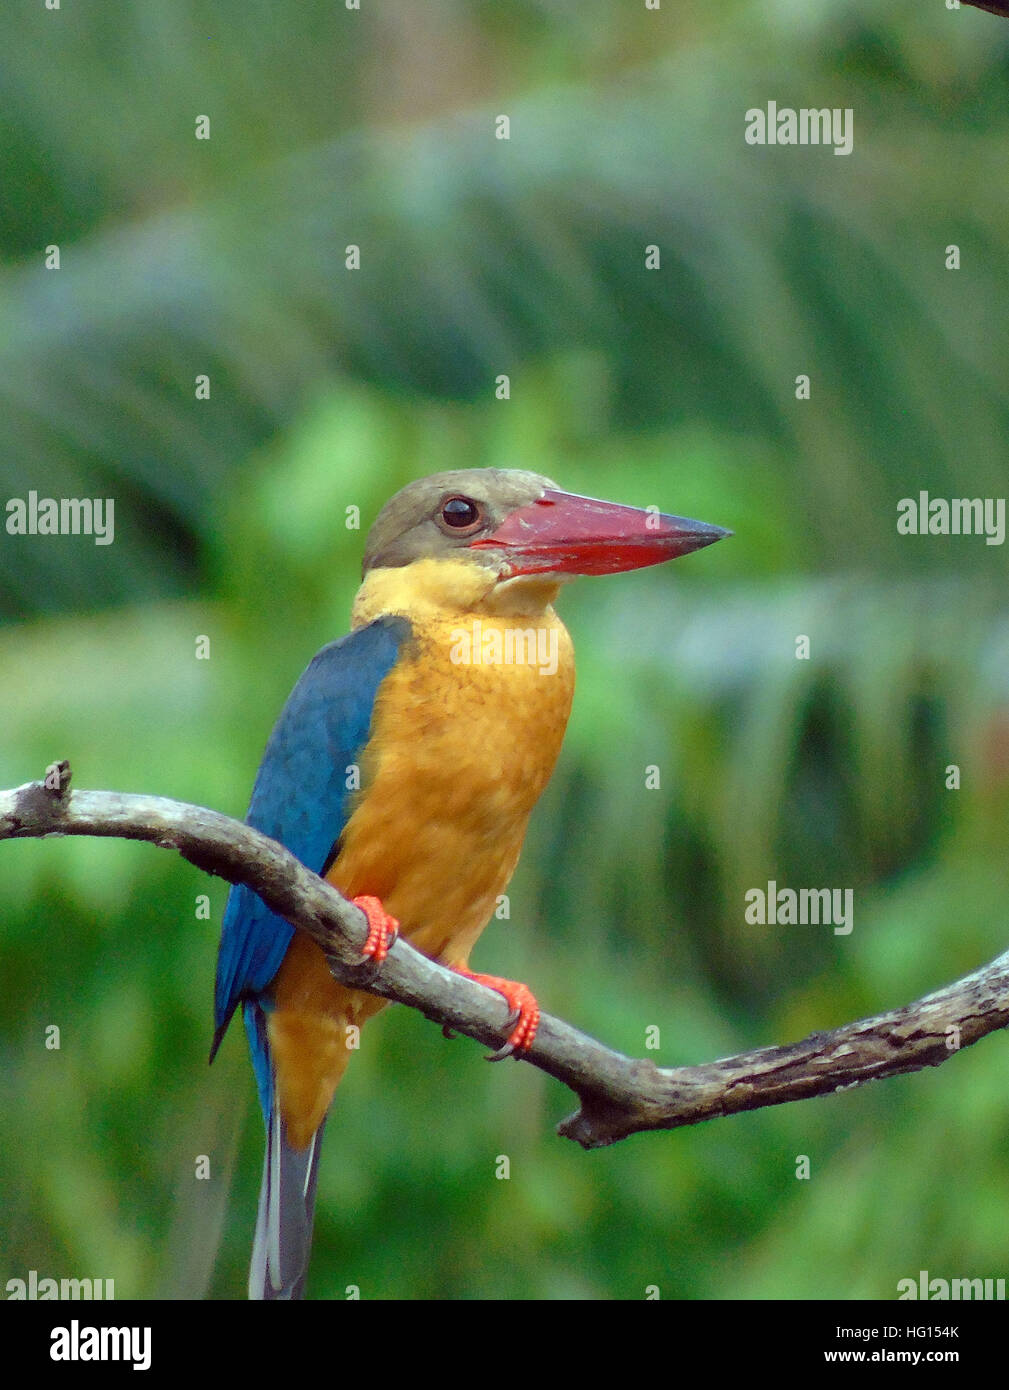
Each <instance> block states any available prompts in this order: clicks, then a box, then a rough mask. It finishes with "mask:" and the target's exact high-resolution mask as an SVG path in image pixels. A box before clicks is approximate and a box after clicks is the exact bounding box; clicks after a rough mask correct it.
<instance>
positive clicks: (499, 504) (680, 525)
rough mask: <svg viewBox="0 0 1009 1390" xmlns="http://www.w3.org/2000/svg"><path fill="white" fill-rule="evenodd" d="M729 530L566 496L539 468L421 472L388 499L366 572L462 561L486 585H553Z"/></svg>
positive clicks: (674, 551)
mask: <svg viewBox="0 0 1009 1390" xmlns="http://www.w3.org/2000/svg"><path fill="white" fill-rule="evenodd" d="M731 534H732V533H731V532H730V531H725V530H723V529H722V528H721V527H720V526H709V525H708V524H707V523H706V522H703V521H690V520H687V519H686V518H685V517H680V516H666V515H664V514H662V513H660V512H657V511H655V510H654V509H646V508H639V507H627V506H623V505H622V504H620V503H617V502H601V501H598V500H597V499H596V498H593V497H579V496H577V495H576V494H575V493H570V492H562V491H561V490H560V488H558V486H557V484H556V483H554V482H552V481H551V479H549V478H544V477H541V476H540V474H538V473H528V472H525V471H524V470H521V469H511V468H465V469H459V470H457V471H455V472H448V473H433V474H431V476H430V477H427V478H420V479H418V480H417V481H416V482H414V483H409V484H408V485H407V486H406V487H404V488H402V489H401V490H400V491H399V492H397V493H396V494H395V496H394V497H392V498H390V500H389V501H388V502H387V503H386V505H385V506H384V507H383V508H382V510H381V512H380V513H379V514H378V517H377V518H376V520H375V523H374V525H373V526H372V528H371V531H370V533H369V535H368V540H367V545H366V547H365V554H364V567H363V568H364V575H365V577H367V576H368V575H369V573H370V572H371V571H374V570H378V569H390V568H400V567H402V566H405V565H412V564H414V563H415V562H417V561H420V560H435V561H449V562H451V561H455V562H460V563H462V564H464V565H466V566H467V568H468V569H469V571H470V573H471V574H472V573H473V567H478V568H479V574H480V582H481V586H482V587H483V588H484V589H485V590H487V591H489V590H491V589H496V590H498V591H499V592H500V591H501V590H504V589H507V590H508V591H510V592H512V593H514V592H515V591H516V590H517V589H525V588H529V589H535V588H540V589H542V588H544V587H551V588H553V590H554V591H556V586H557V585H558V584H559V583H560V582H561V581H562V580H565V579H569V578H572V577H574V576H576V575H582V574H616V573H619V572H620V571H622V570H633V569H641V568H643V567H644V566H645V565H657V564H661V563H662V562H663V561H665V560H673V559H675V558H676V557H677V556H679V555H687V554H689V553H690V551H692V550H700V549H701V548H702V547H703V546H706V545H711V544H712V543H713V542H714V541H717V540H721V539H722V537H723V536H728V535H731ZM439 568H441V567H440V566H439ZM454 568H455V566H453V569H454Z"/></svg>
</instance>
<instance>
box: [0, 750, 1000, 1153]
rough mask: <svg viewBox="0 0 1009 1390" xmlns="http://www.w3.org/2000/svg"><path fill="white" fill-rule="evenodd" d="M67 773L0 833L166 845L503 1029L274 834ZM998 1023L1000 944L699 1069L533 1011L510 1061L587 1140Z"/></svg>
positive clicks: (389, 973)
mask: <svg viewBox="0 0 1009 1390" xmlns="http://www.w3.org/2000/svg"><path fill="white" fill-rule="evenodd" d="M69 781H70V769H69V764H67V763H55V764H53V765H52V766H51V767H50V768H49V769H48V771H47V774H46V780H45V782H29V783H27V784H26V785H25V786H23V787H17V788H15V789H14V790H13V791H6V792H0V840H4V839H18V838H24V837H30V836H45V835H99V836H116V837H121V838H124V839H129V840H147V841H149V842H150V843H151V844H155V845H159V846H161V847H162V848H164V849H174V850H177V851H178V853H179V854H181V855H182V856H183V857H184V858H185V859H188V860H189V861H190V863H192V864H195V865H196V866H197V867H198V868H200V869H202V870H203V871H204V872H206V873H209V874H216V875H218V876H220V877H221V878H226V879H228V880H229V881H230V882H231V883H247V884H248V885H249V887H250V888H252V889H254V890H255V892H257V893H258V894H259V895H260V897H262V898H263V900H264V901H265V902H266V903H267V904H268V905H269V906H270V907H271V908H273V909H274V911H276V912H279V913H280V914H281V915H282V916H284V917H286V918H287V919H288V921H290V922H291V923H292V924H293V925H294V926H296V927H298V928H299V929H300V930H302V931H306V932H307V933H308V934H309V936H311V937H312V938H313V940H315V941H317V942H318V944H319V945H320V946H321V947H322V949H323V951H324V952H325V954H326V959H327V961H328V962H329V967H330V969H331V970H332V972H333V976H334V978H336V979H337V980H339V981H341V983H343V984H347V985H353V986H355V987H357V988H361V989H368V990H370V991H371V992H373V993H375V994H380V995H383V996H384V997H385V998H388V999H393V1000H396V1001H398V1002H399V1003H401V1004H409V1005H410V1006H411V1007H413V1008H415V1009H419V1010H420V1011H421V1012H422V1013H424V1014H425V1015H426V1016H427V1017H428V1018H430V1019H433V1020H434V1021H435V1022H437V1023H441V1024H443V1025H447V1026H448V1027H450V1028H453V1029H457V1030H458V1031H459V1032H461V1033H466V1034H468V1035H469V1036H470V1037H472V1038H476V1039H477V1040H478V1041H480V1042H482V1043H486V1044H488V1045H490V1046H494V1047H496V1046H498V1044H499V1043H500V1041H501V1038H502V1035H504V1034H505V1033H506V1032H507V1024H506V1017H507V1006H506V1004H505V1003H504V1001H503V1000H502V999H501V997H500V995H497V994H495V993H494V992H493V991H491V990H489V989H486V988H484V986H482V985H478V984H475V983H474V982H473V981H472V980H467V979H465V978H463V977H462V976H459V975H455V974H453V973H452V972H451V971H449V970H447V969H446V968H445V967H444V966H441V965H439V964H437V962H435V961H432V960H429V959H428V957H427V956H424V955H421V953H420V952H419V951H416V950H414V948H413V947H412V946H410V945H409V943H408V942H406V941H403V940H398V941H397V942H396V943H395V945H394V946H393V948H392V950H391V951H390V953H389V956H388V958H387V960H386V961H385V962H384V964H383V965H382V966H381V967H380V968H378V969H377V970H376V969H375V967H374V966H372V965H371V964H370V963H364V964H362V962H361V956H360V948H361V946H362V944H363V942H364V939H365V936H366V932H367V928H366V922H365V917H364V913H363V912H361V911H360V910H359V909H358V908H356V907H354V906H353V904H352V903H349V902H348V901H347V900H346V899H345V898H343V897H341V896H340V894H339V893H338V892H337V891H336V890H335V889H334V888H332V887H331V886H330V885H329V884H328V883H326V882H325V881H324V880H323V879H321V878H319V877H318V875H317V874H314V873H312V872H311V871H310V870H308V869H306V868H305V866H304V865H303V864H301V863H299V861H298V860H297V859H295V858H294V856H293V855H291V854H289V853H288V852H287V850H285V849H284V848H283V846H282V845H279V844H278V843H277V842H276V841H275V840H270V839H268V838H267V837H266V836H265V835H260V834H259V833H258V832H257V831H255V830H252V829H250V828H249V826H247V825H243V824H242V823H241V822H240V821H235V820H231V819H230V818H229V817H228V816H222V815H220V814H219V813H218V812H216V811H209V810H206V809H205V808H203V807H201V806H191V805H187V804H186V803H185V802H181V801H171V800H169V799H168V798H166V797H160V796H133V795H127V794H123V793H120V792H70V791H69ZM1007 1024H1009V952H1005V953H1004V954H1003V955H1001V956H999V957H998V958H997V959H996V960H994V961H992V962H991V964H990V965H987V966H985V967H983V968H982V969H980V970H976V971H974V972H973V973H972V974H970V975H966V976H964V978H963V979H961V980H957V981H956V982H955V983H953V984H951V985H947V986H946V987H945V988H944V989H940V990H937V991H936V992H935V993H934V994H930V995H927V996H926V997H925V998H924V999H919V1000H918V1001H917V1002H915V1003H913V1004H908V1005H907V1006H906V1007H904V1008H901V1009H893V1010H891V1011H890V1012H888V1013H883V1014H879V1015H877V1016H875V1017H873V1018H865V1019H860V1020H859V1021H858V1022H856V1023H850V1024H847V1025H846V1026H844V1027H843V1028H835V1029H833V1030H832V1031H830V1032H826V1033H813V1034H811V1035H810V1036H809V1037H808V1038H804V1039H803V1040H802V1041H801V1042H798V1043H792V1044H790V1045H789V1046H786V1047H767V1048H761V1049H760V1050H759V1051H756V1052H747V1053H743V1054H741V1055H739V1056H737V1057H727V1058H723V1059H722V1060H720V1061H716V1062H709V1063H705V1064H704V1065H702V1066H692V1067H675V1068H660V1067H657V1066H656V1065H655V1064H654V1063H653V1062H651V1061H647V1060H645V1059H635V1058H631V1057H625V1056H623V1055H622V1054H621V1053H619V1052H613V1051H611V1050H610V1049H609V1048H606V1047H603V1046H602V1044H601V1043H598V1042H596V1041H594V1039H592V1038H590V1037H587V1036H586V1035H585V1034H584V1033H580V1032H578V1031H577V1030H576V1029H574V1028H572V1027H571V1026H570V1025H569V1024H567V1023H563V1022H561V1021H560V1020H559V1019H555V1018H551V1017H549V1016H548V1015H546V1014H544V1015H543V1016H542V1018H541V1020H540V1026H539V1030H538V1032H537V1034H536V1041H535V1042H534V1044H533V1047H532V1049H531V1051H530V1052H529V1053H526V1054H523V1056H524V1059H525V1060H527V1061H529V1062H531V1063H532V1065H533V1066H536V1067H539V1068H540V1069H541V1070H542V1071H545V1072H547V1073H549V1075H550V1076H553V1077H555V1078H556V1079H557V1080H558V1081H561V1082H563V1083H564V1085H566V1086H569V1087H570V1088H571V1090H573V1091H574V1092H575V1094H576V1095H577V1096H578V1098H579V1101H580V1102H581V1108H580V1109H579V1110H578V1111H577V1113H575V1114H574V1115H571V1116H569V1117H568V1119H566V1120H564V1121H563V1122H562V1123H561V1124H560V1125H559V1126H558V1132H559V1133H560V1134H562V1135H564V1136H566V1137H567V1138H569V1139H574V1140H575V1141H577V1143H579V1144H581V1145H582V1146H583V1147H584V1148H586V1149H592V1148H599V1147H602V1146H603V1145H606V1144H613V1143H615V1142H616V1141H617V1140H619V1139H623V1138H626V1136H627V1135H629V1134H635V1133H637V1132H639V1131H641V1130H651V1129H676V1128H678V1127H679V1126H681V1125H692V1124H698V1123H700V1122H701V1121H702V1120H710V1119H713V1118H714V1117H715V1116H717V1115H732V1114H735V1113H737V1112H739V1111H741V1110H757V1109H759V1108H761V1107H763V1106H765V1105H782V1104H784V1103H785V1102H786V1101H792V1100H804V1099H806V1098H808V1097H810V1096H821V1095H828V1094H830V1093H831V1092H833V1091H838V1090H842V1089H845V1088H846V1087H849V1086H857V1085H860V1084H862V1083H863V1082H865V1081H872V1080H879V1079H880V1078H882V1077H887V1076H896V1075H897V1074H899V1073H901V1072H909V1071H918V1070H920V1069H921V1068H922V1067H928V1066H939V1065H940V1063H942V1062H945V1061H947V1060H948V1059H949V1058H950V1057H951V1056H953V1054H954V1053H955V1052H956V1051H957V1050H959V1049H960V1048H961V1047H967V1046H969V1045H970V1044H971V1043H975V1042H977V1041H978V1039H979V1038H983V1037H984V1036H985V1035H986V1034H988V1033H992V1032H994V1031H996V1030H997V1029H1000V1028H1005V1027H1006V1025H1007Z"/></svg>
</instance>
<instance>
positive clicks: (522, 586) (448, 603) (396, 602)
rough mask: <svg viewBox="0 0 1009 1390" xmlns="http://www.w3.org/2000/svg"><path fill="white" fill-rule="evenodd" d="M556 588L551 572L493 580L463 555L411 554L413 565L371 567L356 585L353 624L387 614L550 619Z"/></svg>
mask: <svg viewBox="0 0 1009 1390" xmlns="http://www.w3.org/2000/svg"><path fill="white" fill-rule="evenodd" d="M559 589H560V584H559V582H558V581H557V580H556V579H554V578H552V577H551V578H542V577H535V578H533V577H527V578H521V579H511V580H507V581H504V582H501V581H499V580H498V577H497V575H496V574H494V572H493V571H492V570H490V569H488V568H487V567H486V566H484V565H480V564H477V563H474V562H467V561H465V560H459V559H453V560H435V559H424V560H415V561H414V563H413V564H412V565H402V566H400V567H398V568H394V569H375V570H371V571H370V572H369V573H368V574H367V575H366V577H365V580H364V583H363V584H362V585H361V587H360V589H358V591H357V597H356V598H355V599H354V608H353V612H352V626H354V627H362V626H363V625H364V624H365V623H370V622H372V621H373V620H374V619H375V618H380V617H383V616H385V615H386V614H401V615H402V616H403V617H405V618H412V619H414V620H415V621H424V620H425V619H426V620H428V621H430V620H432V619H434V620H438V619H442V620H444V619H459V618H468V617H482V618H485V619H487V620H490V621H493V619H495V618H501V619H508V618H524V619H526V620H527V621H529V620H531V621H533V622H534V623H535V621H536V620H537V619H540V620H546V621H550V620H552V619H553V610H552V608H551V604H552V603H553V601H554V599H555V598H556V597H557V593H558V591H559Z"/></svg>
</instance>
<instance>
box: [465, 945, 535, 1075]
mask: <svg viewBox="0 0 1009 1390" xmlns="http://www.w3.org/2000/svg"><path fill="white" fill-rule="evenodd" d="M451 969H452V970H454V971H455V973H456V974H457V975H465V976H466V979H467V980H476V982H477V984H478V985H486V986H487V988H488V989H493V990H495V991H496V993H498V994H503V995H504V997H505V999H507V1001H508V1003H509V1005H510V1006H511V1008H512V1009H513V1010H514V1012H513V1014H512V1016H511V1018H510V1019H509V1020H508V1022H509V1024H510V1025H514V1026H513V1027H512V1031H511V1033H509V1035H508V1041H507V1042H506V1043H505V1045H504V1046H503V1047H499V1048H498V1050H497V1052H492V1053H491V1054H490V1056H489V1057H488V1058H487V1060H488V1061H489V1062H502V1061H504V1059H505V1058H506V1057H511V1056H513V1055H514V1054H515V1053H516V1052H528V1051H529V1049H530V1048H531V1047H532V1045H533V1038H535V1036H536V1029H537V1028H538V1027H539V1022H540V1006H539V1005H538V1004H537V1002H536V1000H535V998H534V996H533V992H532V990H531V989H530V988H529V987H528V985H520V984H518V983H517V982H516V981H515V980H502V979H501V977H500V976H499V975H477V974H475V973H474V972H473V971H472V970H468V969H467V968H466V966H465V965H453V966H452V967H451Z"/></svg>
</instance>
